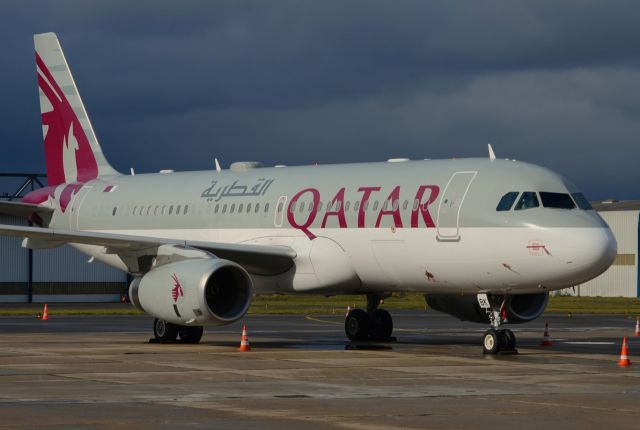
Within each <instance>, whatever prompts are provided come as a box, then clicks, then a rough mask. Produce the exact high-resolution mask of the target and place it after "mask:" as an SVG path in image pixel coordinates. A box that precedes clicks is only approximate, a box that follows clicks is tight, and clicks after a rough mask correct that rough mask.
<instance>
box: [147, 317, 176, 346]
mask: <svg viewBox="0 0 640 430" xmlns="http://www.w3.org/2000/svg"><path fill="white" fill-rule="evenodd" d="M153 335H154V336H155V338H156V340H158V341H160V342H171V341H174V340H176V338H177V337H178V326H177V325H175V324H171V323H168V322H166V321H165V320H161V319H158V318H156V319H155V320H153Z"/></svg>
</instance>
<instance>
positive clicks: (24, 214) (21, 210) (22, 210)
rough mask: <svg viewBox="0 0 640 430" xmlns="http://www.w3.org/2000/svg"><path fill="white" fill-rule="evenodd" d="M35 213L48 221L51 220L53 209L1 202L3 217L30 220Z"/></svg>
mask: <svg viewBox="0 0 640 430" xmlns="http://www.w3.org/2000/svg"><path fill="white" fill-rule="evenodd" d="M34 213H37V214H38V215H40V217H41V218H42V219H47V220H48V219H51V215H52V214H53V209H52V208H47V207H44V206H40V205H34V204H30V203H21V202H3V201H0V214H2V215H11V216H17V217H21V218H29V217H30V216H31V215H32V214H34Z"/></svg>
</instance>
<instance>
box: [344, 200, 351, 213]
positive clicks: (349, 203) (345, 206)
mask: <svg viewBox="0 0 640 430" xmlns="http://www.w3.org/2000/svg"><path fill="white" fill-rule="evenodd" d="M350 207H351V202H350V201H349V200H347V202H346V203H345V204H344V210H345V211H348V210H349V208H350Z"/></svg>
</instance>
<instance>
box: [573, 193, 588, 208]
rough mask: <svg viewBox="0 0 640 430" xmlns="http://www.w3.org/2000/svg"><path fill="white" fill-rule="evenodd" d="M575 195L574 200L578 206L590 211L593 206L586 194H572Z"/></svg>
mask: <svg viewBox="0 0 640 430" xmlns="http://www.w3.org/2000/svg"><path fill="white" fill-rule="evenodd" d="M571 195H572V196H573V200H575V201H576V204H577V205H578V207H579V208H580V209H583V210H585V211H590V210H592V209H593V208H592V207H591V203H589V200H587V198H586V197H585V196H584V194H582V193H573V194H571Z"/></svg>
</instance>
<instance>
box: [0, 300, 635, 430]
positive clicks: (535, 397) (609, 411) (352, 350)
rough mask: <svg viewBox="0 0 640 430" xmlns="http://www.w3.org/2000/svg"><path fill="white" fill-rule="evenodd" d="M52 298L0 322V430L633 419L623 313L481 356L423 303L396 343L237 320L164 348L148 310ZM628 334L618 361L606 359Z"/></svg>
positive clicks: (402, 318) (278, 320) (286, 319)
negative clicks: (65, 311) (246, 346)
mask: <svg viewBox="0 0 640 430" xmlns="http://www.w3.org/2000/svg"><path fill="white" fill-rule="evenodd" d="M51 308H52V307H50V310H52V311H54V314H53V316H52V317H51V319H50V320H49V321H46V322H45V321H38V320H36V319H35V318H29V317H0V428H2V429H4V428H38V429H41V428H60V427H62V426H64V427H65V428H71V429H73V428H98V429H121V428H136V429H146V428H153V429H156V428H172V429H173V428H195V429H197V428H233V429H254V428H255V429H298V428H305V429H307V428H311V429H313V428H323V429H324V428H329V429H334V428H336V429H341V428H343V429H372V430H378V429H396V428H408V429H464V428H493V429H495V428H504V426H509V427H513V428H518V429H540V428H545V429H555V428H562V429H583V428H605V427H606V428H610V429H626V428H628V429H637V428H639V427H640V338H638V337H633V329H634V324H635V320H634V319H631V318H627V317H624V316H574V317H572V318H568V317H567V316H563V315H545V316H543V318H541V319H539V320H537V321H534V322H532V323H529V324H525V325H519V326H513V327H511V328H512V329H513V330H514V332H515V333H516V336H517V338H518V349H519V354H518V355H501V356H484V355H483V354H482V349H481V346H480V340H481V335H482V333H483V331H484V329H485V327H483V326H481V325H476V324H470V323H461V322H459V321H456V320H455V319H454V318H451V317H448V316H446V315H442V314H438V313H435V312H433V311H430V312H426V313H413V312H397V313H394V323H395V326H396V330H395V332H394V334H395V335H396V336H397V338H398V341H397V342H393V343H385V344H374V343H362V344H357V345H356V344H350V343H349V342H348V341H347V340H346V339H345V337H344V329H343V322H344V315H336V316H329V317H327V316H317V317H305V316H255V317H246V318H244V319H243V320H242V321H241V322H239V323H235V324H232V325H230V326H225V327H219V328H209V329H207V330H206V331H205V336H204V338H203V341H202V343H200V344H198V345H181V344H164V345H161V344H151V343H148V342H147V341H148V339H149V337H150V334H151V325H152V319H151V318H149V317H139V316H133V317H131V316H55V307H53V309H51ZM545 320H546V321H548V322H549V327H550V334H551V337H552V340H553V343H554V344H553V346H551V347H542V346H540V342H541V340H542V333H543V328H544V322H545ZM242 323H246V324H247V326H248V329H249V341H250V343H251V347H252V351H251V352H248V353H240V352H237V348H238V344H239V341H240V334H241V325H242ZM625 335H626V336H629V341H630V354H631V360H632V362H634V364H636V362H637V365H636V366H632V367H630V368H620V367H618V366H617V364H616V363H617V361H618V359H619V354H620V346H621V341H622V336H625Z"/></svg>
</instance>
